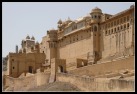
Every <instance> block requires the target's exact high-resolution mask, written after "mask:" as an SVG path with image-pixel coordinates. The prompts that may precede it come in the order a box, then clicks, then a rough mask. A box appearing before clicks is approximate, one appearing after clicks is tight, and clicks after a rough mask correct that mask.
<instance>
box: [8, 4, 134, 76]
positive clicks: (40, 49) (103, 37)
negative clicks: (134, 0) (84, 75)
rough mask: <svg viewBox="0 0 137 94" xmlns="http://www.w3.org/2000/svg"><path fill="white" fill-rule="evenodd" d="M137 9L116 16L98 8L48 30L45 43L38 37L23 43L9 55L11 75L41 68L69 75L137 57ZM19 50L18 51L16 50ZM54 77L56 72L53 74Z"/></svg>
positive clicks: (9, 71) (33, 71)
mask: <svg viewBox="0 0 137 94" xmlns="http://www.w3.org/2000/svg"><path fill="white" fill-rule="evenodd" d="M134 10H135V8H134V6H133V5H132V6H130V8H128V9H126V10H124V11H122V12H119V13H117V14H115V15H111V14H106V13H102V10H101V9H100V8H97V7H96V8H94V9H92V10H91V12H90V13H89V15H87V16H84V17H81V18H78V19H76V20H71V19H70V18H68V19H67V20H66V21H62V20H61V19H60V20H59V21H58V22H57V24H58V28H57V29H51V30H48V31H47V35H46V36H44V37H42V41H41V43H35V38H34V37H32V38H30V37H29V36H27V37H26V39H25V40H22V48H21V49H20V50H19V53H18V51H16V53H9V55H8V67H9V69H8V74H9V75H10V76H13V77H18V76H19V75H20V74H21V73H23V72H31V73H35V72H36V69H38V68H40V67H44V68H45V67H49V68H51V71H57V68H56V67H60V71H61V72H67V71H69V70H72V69H74V68H79V67H82V66H86V65H92V64H97V63H101V62H105V61H106V60H107V59H113V58H117V57H121V56H130V55H134V32H135V31H134V30H135V29H134V28H135V27H134V25H135V14H134V13H135V12H134ZM16 50H18V49H16ZM52 73H53V74H54V72H52Z"/></svg>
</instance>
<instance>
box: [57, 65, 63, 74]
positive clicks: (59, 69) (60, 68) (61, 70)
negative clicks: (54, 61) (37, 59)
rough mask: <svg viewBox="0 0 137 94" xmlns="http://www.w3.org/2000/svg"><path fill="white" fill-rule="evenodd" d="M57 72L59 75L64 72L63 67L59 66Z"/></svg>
mask: <svg viewBox="0 0 137 94" xmlns="http://www.w3.org/2000/svg"><path fill="white" fill-rule="evenodd" d="M58 72H59V73H61V72H64V69H63V66H61V65H59V66H58Z"/></svg>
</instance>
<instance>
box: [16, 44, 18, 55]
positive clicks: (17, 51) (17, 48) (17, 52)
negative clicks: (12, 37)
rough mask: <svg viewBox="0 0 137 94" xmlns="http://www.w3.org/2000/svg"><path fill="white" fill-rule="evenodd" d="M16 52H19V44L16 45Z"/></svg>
mask: <svg viewBox="0 0 137 94" xmlns="http://www.w3.org/2000/svg"><path fill="white" fill-rule="evenodd" d="M16 53H18V45H16Z"/></svg>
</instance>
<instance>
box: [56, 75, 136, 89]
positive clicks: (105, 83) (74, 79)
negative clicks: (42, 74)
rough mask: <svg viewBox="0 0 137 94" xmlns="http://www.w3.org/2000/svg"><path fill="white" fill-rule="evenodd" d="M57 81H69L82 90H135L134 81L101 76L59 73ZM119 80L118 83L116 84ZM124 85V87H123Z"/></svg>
mask: <svg viewBox="0 0 137 94" xmlns="http://www.w3.org/2000/svg"><path fill="white" fill-rule="evenodd" d="M56 79H57V81H61V82H69V83H71V84H73V85H74V86H77V87H78V88H79V89H81V90H82V91H116V90H117V91H133V90H134V81H124V80H123V81H122V83H121V80H118V79H116V80H115V81H113V80H112V81H111V80H107V79H106V78H104V79H103V78H101V79H100V80H97V79H95V78H90V77H81V76H76V75H72V74H65V73H60V74H59V73H58V74H57V77H56ZM115 82H117V84H115ZM122 86H124V87H122Z"/></svg>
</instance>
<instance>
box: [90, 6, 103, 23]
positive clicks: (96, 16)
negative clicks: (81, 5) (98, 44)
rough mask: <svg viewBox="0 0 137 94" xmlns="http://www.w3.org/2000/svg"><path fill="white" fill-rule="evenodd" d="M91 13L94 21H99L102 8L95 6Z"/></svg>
mask: <svg viewBox="0 0 137 94" xmlns="http://www.w3.org/2000/svg"><path fill="white" fill-rule="evenodd" d="M90 15H91V22H92V23H99V22H100V21H101V15H102V10H101V9H99V8H98V7H95V8H94V9H92V11H91V13H90Z"/></svg>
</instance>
